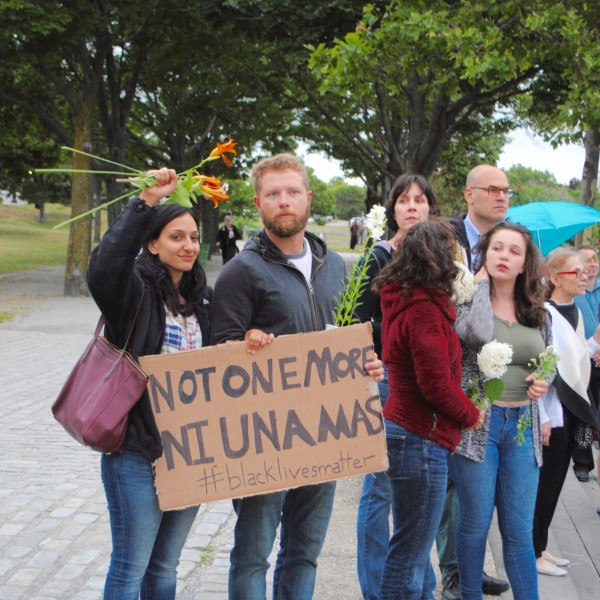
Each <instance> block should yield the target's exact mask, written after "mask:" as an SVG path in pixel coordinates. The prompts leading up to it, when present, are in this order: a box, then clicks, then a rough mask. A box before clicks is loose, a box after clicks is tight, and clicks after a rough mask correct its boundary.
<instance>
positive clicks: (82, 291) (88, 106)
mask: <svg viewBox="0 0 600 600" xmlns="http://www.w3.org/2000/svg"><path fill="white" fill-rule="evenodd" d="M93 98H94V95H93V94H92V92H91V90H89V89H88V90H86V92H85V94H84V96H83V99H82V102H81V105H80V110H79V113H78V115H77V117H76V121H75V140H74V141H75V145H74V148H76V149H78V150H79V149H80V150H84V151H86V152H90V151H91V147H92V145H91V117H92V111H93ZM73 169H84V170H90V169H91V159H90V158H89V157H88V156H83V155H81V154H74V155H73ZM90 191H91V190H90V176H89V175H88V174H85V173H73V175H72V177H71V217H76V216H78V215H80V214H81V213H84V212H85V211H87V210H89V208H90ZM91 245H92V219H91V218H90V217H85V218H83V219H79V220H77V221H75V222H74V223H72V224H71V231H70V233H69V245H68V250H67V264H66V268H65V296H88V295H89V291H88V288H87V284H86V281H85V273H86V271H87V267H88V262H89V257H90V249H91Z"/></svg>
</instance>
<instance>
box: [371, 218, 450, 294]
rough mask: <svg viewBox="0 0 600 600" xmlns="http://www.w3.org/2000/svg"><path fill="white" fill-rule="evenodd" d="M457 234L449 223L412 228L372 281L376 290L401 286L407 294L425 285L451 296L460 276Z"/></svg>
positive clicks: (420, 225)
mask: <svg viewBox="0 0 600 600" xmlns="http://www.w3.org/2000/svg"><path fill="white" fill-rule="evenodd" d="M454 247H455V241H454V232H453V231H452V228H451V227H450V225H448V223H447V222H446V221H442V220H429V221H422V222H421V223H417V224H416V225H413V226H412V227H411V228H410V229H409V230H408V233H407V234H406V237H405V238H404V241H403V242H402V245H401V246H400V248H399V250H398V252H396V253H395V254H394V255H393V256H392V259H391V260H390V262H389V263H388V264H387V265H386V266H385V267H384V268H383V269H382V271H381V273H380V274H379V275H378V276H377V277H376V278H375V279H374V281H373V290H374V291H376V292H380V291H381V288H382V287H383V286H385V285H388V284H391V283H400V284H401V285H402V287H403V288H404V290H405V294H406V295H410V293H411V290H412V288H413V287H415V286H417V285H418V286H424V287H427V288H432V289H436V290H439V291H441V292H443V293H444V294H446V295H448V296H452V291H453V289H452V285H453V283H454V280H455V279H456V276H457V274H458V267H457V266H456V264H455V263H454Z"/></svg>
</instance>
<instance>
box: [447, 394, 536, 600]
mask: <svg viewBox="0 0 600 600" xmlns="http://www.w3.org/2000/svg"><path fill="white" fill-rule="evenodd" d="M490 410H491V415H490V431H489V437H488V441H487V447H486V451H485V458H484V461H483V463H477V462H475V461H472V460H469V459H468V458H465V457H464V456H460V455H458V454H455V455H454V456H453V457H452V459H451V461H450V464H451V469H452V476H453V477H454V482H455V484H456V489H457V491H458V499H459V505H460V516H459V519H458V528H457V532H456V555H457V559H458V571H459V574H460V585H461V597H462V599H463V600H481V599H482V592H481V585H482V573H483V563H484V557H485V545H486V540H487V536H488V531H489V528H490V523H491V521H492V515H493V512H494V503H495V504H496V507H497V510H498V524H499V527H500V533H501V535H502V553H503V558H504V568H505V569H506V573H507V575H508V579H509V581H510V585H511V587H512V593H513V597H514V598H515V600H532V599H535V600H537V598H538V587H537V573H536V566H535V554H534V551H533V538H532V532H533V513H534V508H535V499H536V495H537V486H538V479H539V471H540V470H539V468H538V466H537V463H536V461H535V455H534V451H533V436H532V433H531V428H530V427H528V428H527V430H526V431H525V441H524V443H523V444H522V445H521V446H519V445H517V443H516V442H515V439H514V438H515V436H516V435H517V420H518V419H519V417H521V416H522V415H523V414H525V412H526V411H527V410H529V407H528V406H515V407H509V408H505V407H501V406H495V405H492V407H491V408H490Z"/></svg>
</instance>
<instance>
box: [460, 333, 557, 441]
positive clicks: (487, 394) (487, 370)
mask: <svg viewBox="0 0 600 600" xmlns="http://www.w3.org/2000/svg"><path fill="white" fill-rule="evenodd" d="M512 353H513V351H512V347H511V345H510V344H505V343H501V342H497V341H496V340H493V341H491V342H488V343H487V344H485V345H484V346H483V347H482V348H481V350H480V351H479V354H478V355H477V365H478V366H479V369H480V371H481V373H482V376H483V381H482V380H481V379H477V380H472V381H469V384H468V388H467V395H468V396H469V398H471V400H472V401H473V403H474V404H475V406H477V408H479V409H480V410H486V409H488V408H489V406H490V405H491V403H492V402H494V401H496V400H498V399H500V397H501V396H502V392H503V391H504V383H503V382H502V379H501V377H502V376H503V375H504V374H505V373H506V367H507V365H509V364H510V361H511V359H512ZM557 364H558V354H557V353H556V352H555V351H554V348H553V347H552V346H548V347H547V348H546V349H545V350H544V351H543V352H542V353H541V354H540V355H539V357H538V358H537V359H535V358H534V359H532V360H531V361H530V363H529V366H530V367H532V368H533V371H532V379H537V380H541V379H546V380H547V379H549V378H550V377H551V376H552V375H554V374H556V370H557ZM481 385H482V386H483V390H484V391H483V393H482V392H481V391H480V386H481ZM530 425H531V414H530V412H529V411H527V412H526V413H525V414H524V415H523V416H521V417H520V418H519V421H518V422H517V435H516V436H515V441H516V442H517V444H518V445H519V446H520V445H521V444H522V443H523V442H524V440H525V438H524V433H525V430H526V429H527V427H529V426H530Z"/></svg>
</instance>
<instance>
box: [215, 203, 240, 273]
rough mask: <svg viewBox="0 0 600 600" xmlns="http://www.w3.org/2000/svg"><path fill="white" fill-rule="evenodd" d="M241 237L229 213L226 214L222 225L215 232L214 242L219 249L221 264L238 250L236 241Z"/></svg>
mask: <svg viewBox="0 0 600 600" xmlns="http://www.w3.org/2000/svg"><path fill="white" fill-rule="evenodd" d="M241 239H242V234H241V233H240V232H239V229H238V228H237V227H236V226H235V225H234V224H233V223H232V222H231V215H230V214H226V215H225V219H224V223H223V226H222V227H221V228H220V229H219V231H218V233H217V239H216V244H217V246H219V249H220V250H221V257H222V258H223V264H225V263H226V262H227V261H230V260H231V259H232V258H233V257H234V256H235V255H236V254H237V253H238V252H239V250H238V247H237V241H238V240H241Z"/></svg>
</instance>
